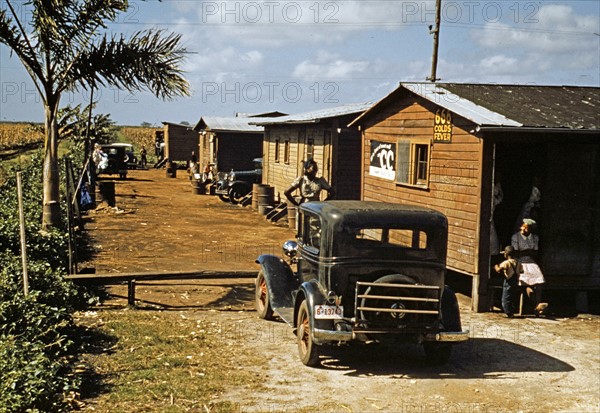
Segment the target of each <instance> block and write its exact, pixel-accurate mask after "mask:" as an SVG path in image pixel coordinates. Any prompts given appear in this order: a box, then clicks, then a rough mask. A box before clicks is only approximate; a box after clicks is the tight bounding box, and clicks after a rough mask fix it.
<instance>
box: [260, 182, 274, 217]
mask: <svg viewBox="0 0 600 413" xmlns="http://www.w3.org/2000/svg"><path fill="white" fill-rule="evenodd" d="M256 200H257V205H258V213H259V214H260V215H267V214H268V213H269V211H270V210H271V209H273V205H274V204H275V187H272V186H270V185H261V186H259V187H258V188H257V194H256Z"/></svg>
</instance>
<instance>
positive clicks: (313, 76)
mask: <svg viewBox="0 0 600 413" xmlns="http://www.w3.org/2000/svg"><path fill="white" fill-rule="evenodd" d="M369 66H370V64H369V62H368V61H366V60H344V59H342V58H340V56H339V55H338V54H331V53H327V52H324V51H320V52H318V54H317V57H316V59H314V60H304V61H302V62H300V63H299V64H298V65H296V67H295V68H294V71H293V74H292V75H293V76H294V77H295V78H298V79H302V80H305V81H311V80H320V81H323V80H338V81H339V80H347V79H350V78H352V77H353V76H356V75H360V74H362V73H365V72H367V71H368V70H369Z"/></svg>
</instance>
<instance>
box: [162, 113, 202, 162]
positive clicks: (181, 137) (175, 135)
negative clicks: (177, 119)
mask: <svg viewBox="0 0 600 413" xmlns="http://www.w3.org/2000/svg"><path fill="white" fill-rule="evenodd" d="M162 124H163V131H164V133H163V138H164V143H165V145H164V156H165V158H167V159H169V160H170V161H178V162H187V161H189V160H190V157H191V155H192V151H197V150H198V133H197V132H195V131H194V130H193V129H191V128H190V127H189V126H188V125H181V124H178V123H171V122H163V123H162Z"/></svg>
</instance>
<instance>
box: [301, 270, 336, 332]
mask: <svg viewBox="0 0 600 413" xmlns="http://www.w3.org/2000/svg"><path fill="white" fill-rule="evenodd" d="M304 300H306V304H307V307H308V315H309V322H310V329H311V331H314V329H315V328H318V329H323V330H331V329H333V328H334V326H333V320H315V314H314V311H315V305H319V304H326V303H327V297H325V295H324V294H323V291H322V290H321V289H320V288H319V285H318V282H317V281H316V280H311V281H305V282H303V283H302V285H301V286H300V289H299V290H298V293H297V294H296V296H295V304H294V328H296V327H298V326H297V319H298V309H299V308H300V304H302V301H304Z"/></svg>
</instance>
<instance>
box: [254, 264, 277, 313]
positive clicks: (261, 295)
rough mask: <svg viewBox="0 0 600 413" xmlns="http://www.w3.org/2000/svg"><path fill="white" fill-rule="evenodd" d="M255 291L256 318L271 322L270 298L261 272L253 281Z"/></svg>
mask: <svg viewBox="0 0 600 413" xmlns="http://www.w3.org/2000/svg"><path fill="white" fill-rule="evenodd" d="M255 285H256V291H255V294H254V306H255V307H256V312H257V313H258V318H262V319H263V320H273V318H274V317H273V308H272V307H271V297H270V294H269V288H268V287H267V281H266V280H265V275H264V273H263V271H262V270H260V271H259V273H258V275H257V276H256V280H255Z"/></svg>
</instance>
